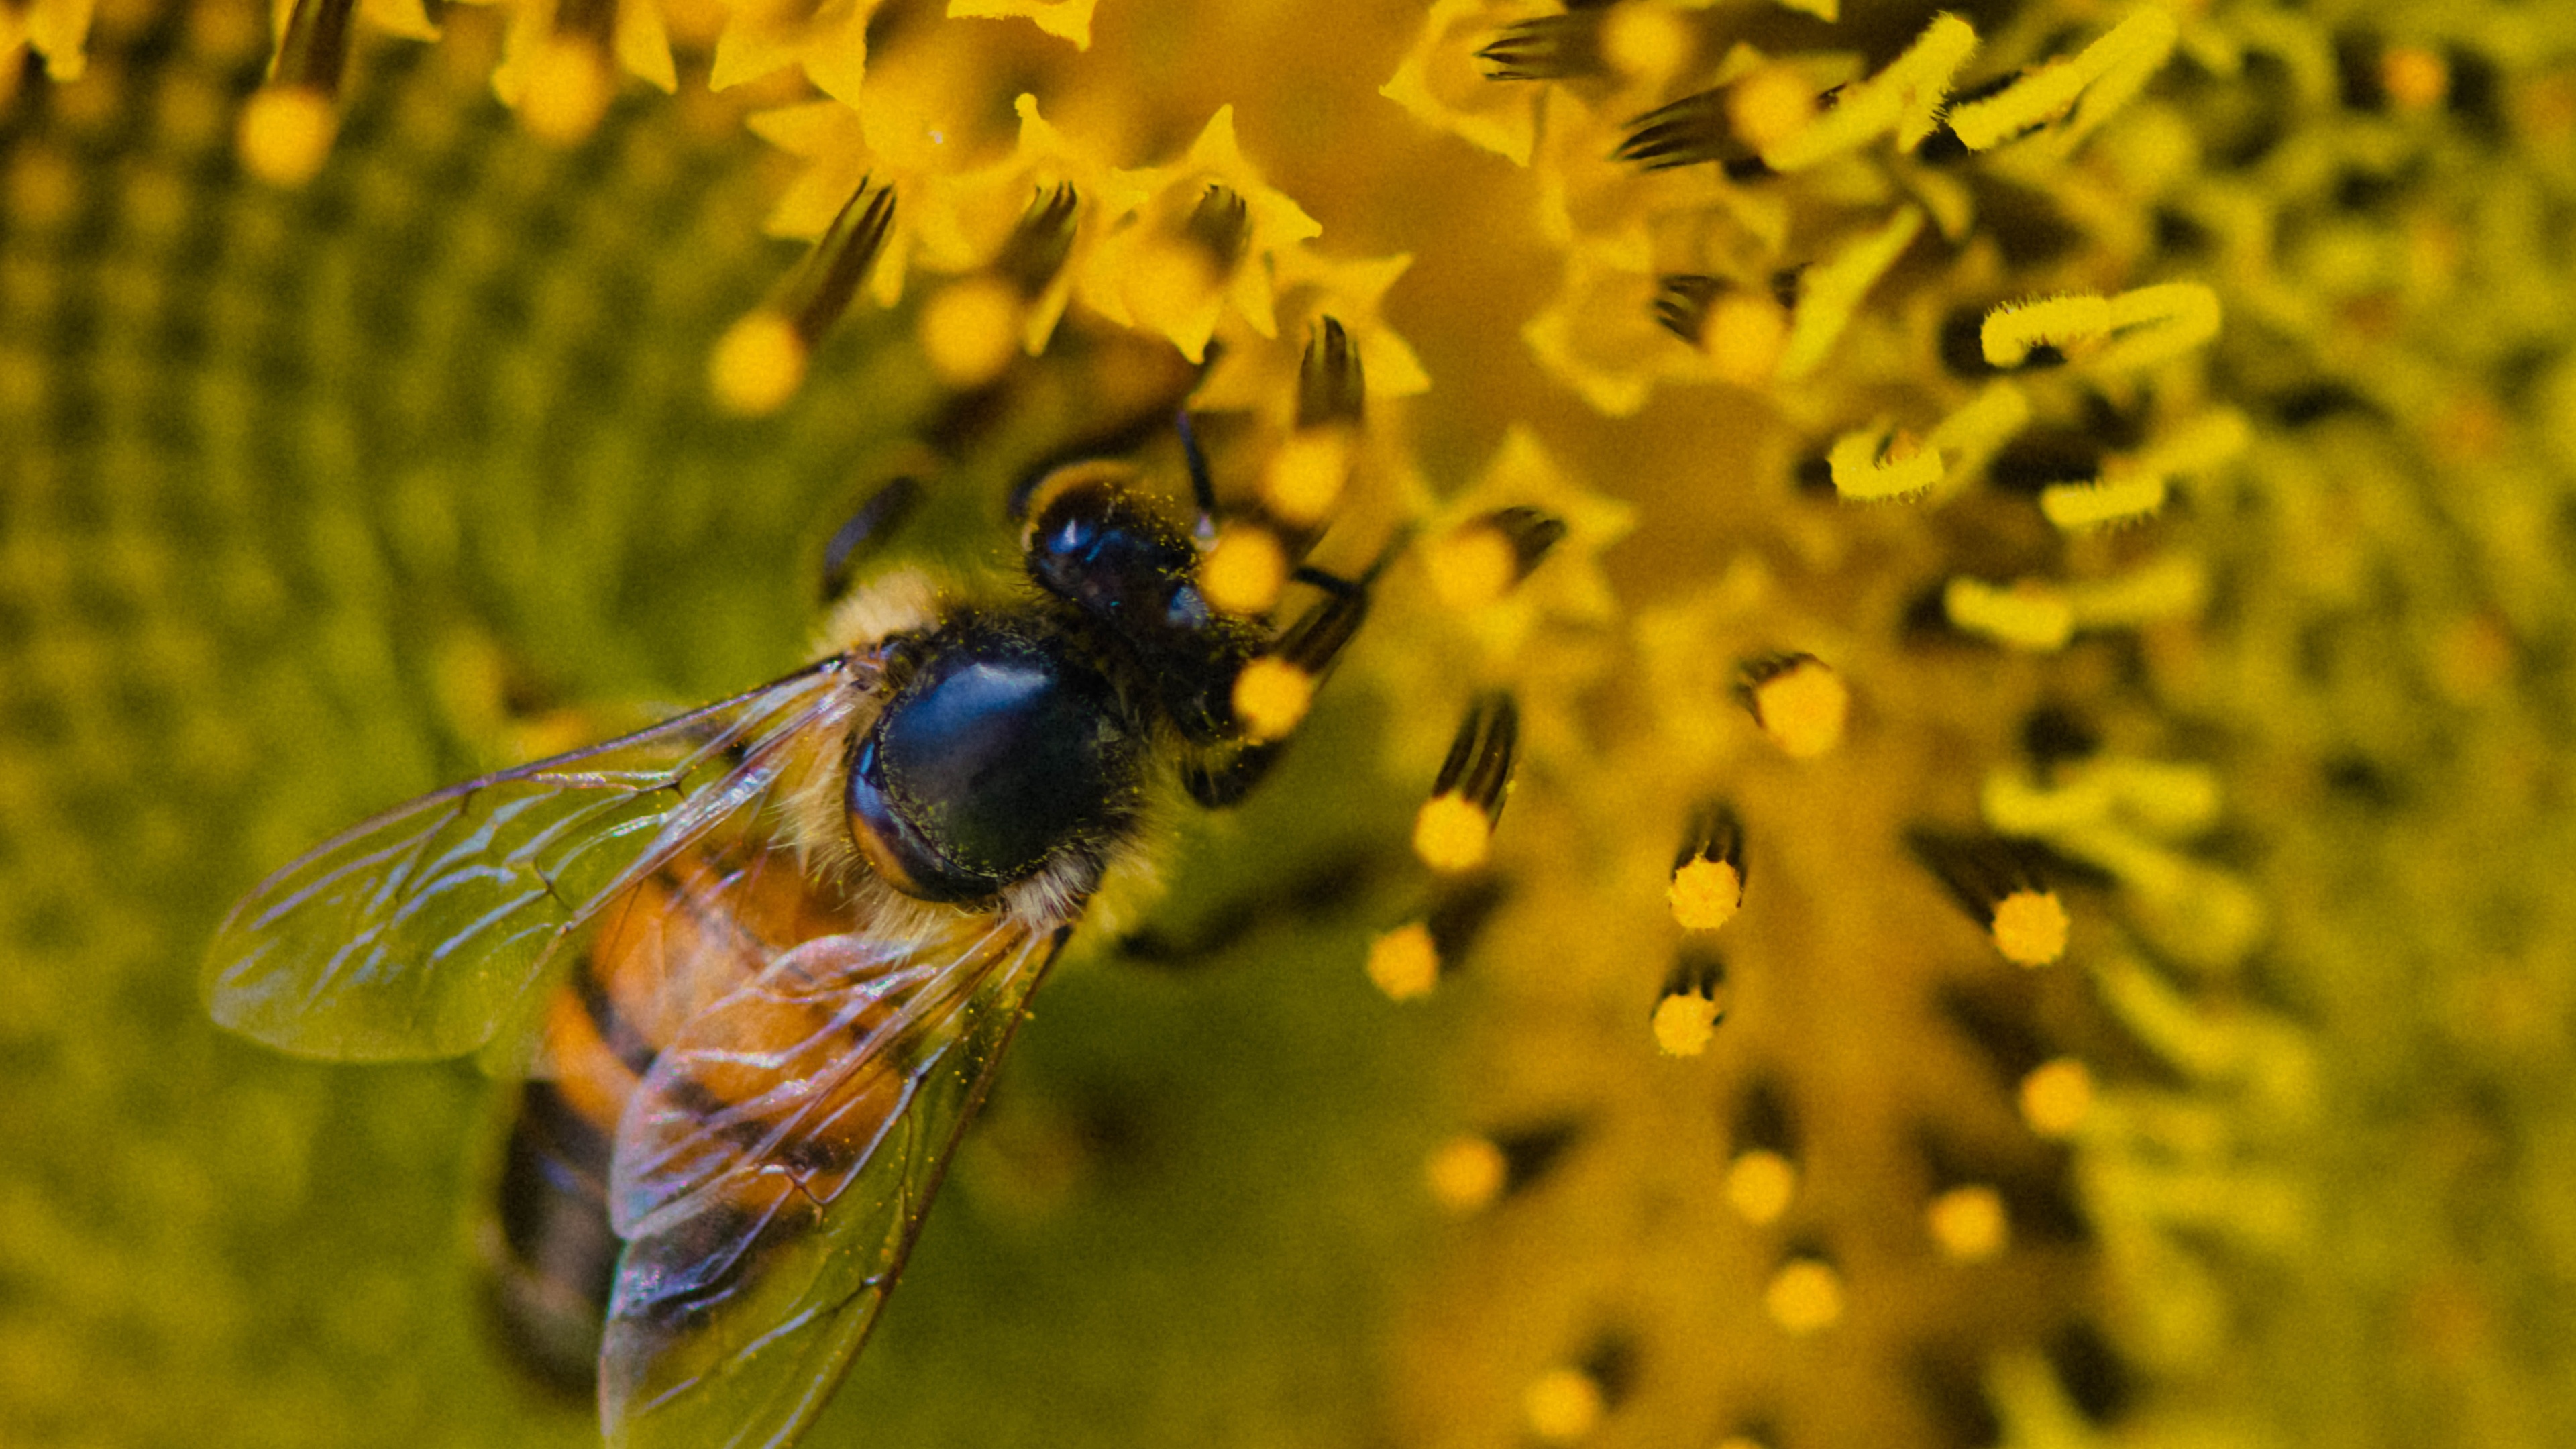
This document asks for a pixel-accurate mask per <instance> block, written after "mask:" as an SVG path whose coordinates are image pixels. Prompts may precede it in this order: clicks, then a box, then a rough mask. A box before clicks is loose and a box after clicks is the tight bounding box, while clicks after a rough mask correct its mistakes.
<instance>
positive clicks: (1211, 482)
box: [1175, 411, 1217, 545]
mask: <svg viewBox="0 0 2576 1449" xmlns="http://www.w3.org/2000/svg"><path fill="white" fill-rule="evenodd" d="M1175 426H1176V427H1177V428H1178V429H1179V431H1180V435H1181V457H1182V458H1183V459H1184V460H1186V461H1187V462H1188V464H1189V466H1190V499H1191V501H1192V502H1194V503H1196V504H1197V505H1198V510H1199V516H1198V520H1197V522H1195V523H1193V524H1192V525H1191V526H1190V533H1191V534H1192V536H1194V537H1196V538H1197V539H1198V541H1199V542H1200V544H1202V545H1205V544H1207V543H1210V542H1212V541H1214V540H1215V538H1216V513H1217V508H1216V476H1215V475H1214V474H1212V473H1210V472H1209V471H1208V460H1207V450H1206V449H1204V448H1201V447H1200V446H1199V433H1198V428H1197V427H1196V426H1194V425H1193V424H1192V423H1191V422H1190V415H1189V413H1188V412H1187V411H1183V412H1182V413H1181V414H1180V417H1179V421H1178V422H1177V423H1176V424H1175Z"/></svg>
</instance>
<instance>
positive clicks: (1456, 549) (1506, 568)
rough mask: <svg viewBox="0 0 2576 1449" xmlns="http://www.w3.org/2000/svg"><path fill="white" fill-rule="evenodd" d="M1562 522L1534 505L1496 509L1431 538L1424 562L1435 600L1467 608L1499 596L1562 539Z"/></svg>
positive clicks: (1517, 583)
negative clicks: (1435, 537)
mask: <svg viewBox="0 0 2576 1449" xmlns="http://www.w3.org/2000/svg"><path fill="white" fill-rule="evenodd" d="M1565 532H1566V530H1565V522H1564V520H1563V519H1560V518H1558V517H1557V516H1556V515H1554V514H1552V513H1543V512H1541V511H1539V510H1538V509H1535V508H1498V509H1496V510H1494V511H1493V512H1491V513H1487V514H1482V515H1480V516H1478V517H1475V518H1471V519H1469V520H1468V521H1467V522H1465V523H1462V524H1460V525H1459V526H1458V527H1457V528H1455V529H1452V530H1451V531H1450V532H1449V533H1448V534H1447V535H1446V536H1444V537H1442V538H1440V539H1439V540H1437V541H1435V542H1434V543H1432V544H1431V545H1430V546H1429V547H1427V548H1426V549H1425V550H1424V551H1423V552H1424V558H1423V563H1424V566H1425V568H1426V569H1428V571H1429V573H1430V576H1431V589H1432V592H1433V593H1436V594H1438V595H1439V596H1440V602H1441V603H1443V604H1446V605H1448V606H1449V607H1450V608H1452V609H1454V610H1457V611H1458V612H1460V613H1462V614H1463V613H1472V612H1473V611H1475V610H1477V609H1481V608H1484V607H1486V606H1487V605H1489V604H1492V603H1494V602H1495V601H1497V600H1499V599H1501V598H1502V596H1503V595H1505V594H1507V593H1509V592H1511V591H1512V589H1514V588H1515V587H1517V586H1519V584H1520V582H1521V581H1522V580H1523V579H1526V578H1528V577H1529V576H1530V572H1531V571H1532V570H1534V569H1536V568H1537V567H1538V566H1539V564H1540V563H1541V562H1543V561H1545V559H1546V558H1547V555H1548V552H1549V550H1551V549H1553V548H1555V547H1556V546H1557V544H1558V543H1560V542H1562V541H1563V540H1564V538H1565Z"/></svg>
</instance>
